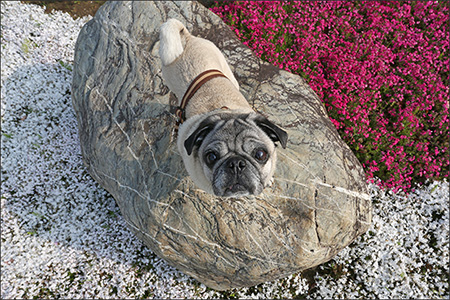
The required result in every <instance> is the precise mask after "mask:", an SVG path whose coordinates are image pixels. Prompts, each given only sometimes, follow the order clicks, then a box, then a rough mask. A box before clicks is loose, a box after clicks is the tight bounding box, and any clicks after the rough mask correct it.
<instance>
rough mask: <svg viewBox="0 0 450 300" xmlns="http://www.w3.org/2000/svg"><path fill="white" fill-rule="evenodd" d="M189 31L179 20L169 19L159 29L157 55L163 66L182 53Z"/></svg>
mask: <svg viewBox="0 0 450 300" xmlns="http://www.w3.org/2000/svg"><path fill="white" fill-rule="evenodd" d="M189 35H190V33H189V31H188V30H187V29H186V27H185V26H184V25H183V23H181V22H180V21H178V20H176V19H169V20H167V21H166V22H165V23H164V24H162V25H161V27H160V30H159V43H160V44H159V56H160V57H161V61H162V64H163V65H164V66H167V65H170V64H171V63H172V62H173V61H174V60H175V59H176V58H177V57H178V56H180V55H181V53H183V49H184V46H185V45H186V38H187V37H188V36H189Z"/></svg>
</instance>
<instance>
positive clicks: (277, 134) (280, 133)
mask: <svg viewBox="0 0 450 300" xmlns="http://www.w3.org/2000/svg"><path fill="white" fill-rule="evenodd" d="M255 123H256V125H258V127H259V128H261V129H262V131H264V132H265V133H266V134H267V135H268V136H269V138H270V139H271V140H272V141H273V142H274V143H275V142H280V144H281V146H282V147H283V149H286V144H287V140H288V134H287V132H286V131H284V130H283V129H281V128H280V127H278V126H277V125H275V124H273V123H272V122H270V121H269V120H268V119H267V118H266V117H264V116H262V115H258V117H257V118H256V119H255Z"/></svg>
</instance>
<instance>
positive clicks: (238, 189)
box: [223, 183, 250, 197]
mask: <svg viewBox="0 0 450 300" xmlns="http://www.w3.org/2000/svg"><path fill="white" fill-rule="evenodd" d="M248 194H250V192H249V191H248V189H247V188H246V187H245V186H243V185H242V184H240V183H234V184H232V185H230V186H229V187H227V188H226V189H225V190H224V192H223V196H225V197H231V196H246V195H248Z"/></svg>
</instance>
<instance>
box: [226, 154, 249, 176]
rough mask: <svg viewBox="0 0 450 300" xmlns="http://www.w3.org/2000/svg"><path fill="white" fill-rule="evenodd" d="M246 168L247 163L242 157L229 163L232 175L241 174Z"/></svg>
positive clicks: (234, 158)
mask: <svg viewBox="0 0 450 300" xmlns="http://www.w3.org/2000/svg"><path fill="white" fill-rule="evenodd" d="M246 166H247V163H246V162H245V161H244V160H243V159H242V158H240V157H233V158H231V159H230V160H229V161H228V168H229V169H230V170H231V173H232V174H240V173H241V172H242V171H243V170H244V169H245V167H246Z"/></svg>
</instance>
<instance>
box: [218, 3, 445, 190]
mask: <svg viewBox="0 0 450 300" xmlns="http://www.w3.org/2000/svg"><path fill="white" fill-rule="evenodd" d="M218 4H219V5H220V6H218V7H214V8H212V11H214V12H215V13H217V14H218V15H219V16H220V17H221V18H222V19H223V20H224V21H225V22H227V23H228V24H229V25H230V26H231V27H232V28H233V29H234V31H235V32H236V34H237V35H238V37H239V38H240V39H241V40H242V41H243V42H244V44H246V45H247V46H249V47H250V48H251V49H252V50H253V51H254V52H255V53H256V54H257V55H258V56H260V57H261V58H262V59H264V60H266V61H269V62H271V63H273V64H275V65H277V66H279V67H280V68H283V69H286V70H289V71H291V72H293V73H296V74H299V75H300V76H302V77H303V78H305V79H306V80H307V81H308V83H309V84H310V86H311V88H312V89H313V90H314V91H315V92H316V93H317V94H318V96H319V98H321V99H322V101H323V102H324V105H325V107H326V109H327V111H328V114H329V116H330V119H331V121H332V122H333V124H334V125H335V126H336V128H337V129H338V131H339V133H340V134H341V137H342V138H343V139H344V140H345V141H346V143H347V144H348V145H349V146H350V148H351V149H352V150H353V151H354V153H355V154H356V156H357V157H358V159H359V160H360V162H361V163H362V164H363V166H364V169H365V171H366V174H367V177H368V179H369V180H371V181H374V180H375V178H380V179H381V182H379V184H380V185H381V186H383V187H387V188H393V189H394V192H396V191H398V190H400V189H402V190H404V191H407V192H408V191H410V190H411V189H412V188H413V185H414V184H415V183H417V184H420V183H424V182H425V181H426V180H427V179H438V180H439V179H443V178H446V177H448V175H449V118H448V109H449V29H448V28H449V8H448V6H447V5H446V3H445V2H438V1H423V2H422V1H417V2H416V1H415V2H405V1H304V2H300V1H298V2H282V1H276V2H274V1H238V2H226V4H223V3H218Z"/></svg>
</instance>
